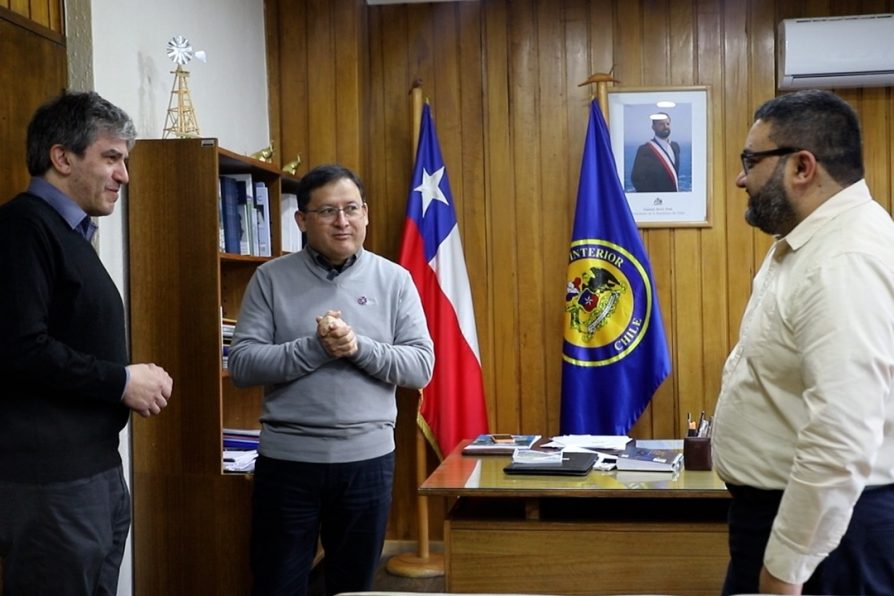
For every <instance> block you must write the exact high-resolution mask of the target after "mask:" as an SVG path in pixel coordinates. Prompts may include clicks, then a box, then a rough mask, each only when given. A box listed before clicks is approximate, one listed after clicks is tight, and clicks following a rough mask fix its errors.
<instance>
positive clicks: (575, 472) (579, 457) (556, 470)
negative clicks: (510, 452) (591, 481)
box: [503, 451, 598, 476]
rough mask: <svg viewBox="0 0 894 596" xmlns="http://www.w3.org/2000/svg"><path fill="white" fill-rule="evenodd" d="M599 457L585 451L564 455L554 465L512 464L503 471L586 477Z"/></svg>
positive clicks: (508, 472)
mask: <svg viewBox="0 0 894 596" xmlns="http://www.w3.org/2000/svg"><path fill="white" fill-rule="evenodd" d="M597 457H598V456H597V455H596V454H595V453H589V452H585V451H573V452H566V453H563V454H562V461H561V462H556V463H552V464H520V463H518V462H512V463H511V464H509V465H508V466H506V467H505V468H503V471H504V472H506V473H507V474H535V475H537V476H543V475H548V476H549V475H555V476H586V475H587V474H589V473H590V470H592V469H593V464H594V463H596V458H597Z"/></svg>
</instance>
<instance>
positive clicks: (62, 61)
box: [0, 8, 68, 202]
mask: <svg viewBox="0 0 894 596" xmlns="http://www.w3.org/2000/svg"><path fill="white" fill-rule="evenodd" d="M67 80H68V74H67V61H66V54H65V39H64V37H63V36H61V35H59V34H58V33H54V32H53V31H50V30H49V29H45V28H43V27H40V26H38V25H36V24H34V23H32V22H30V21H28V20H26V19H24V18H23V17H21V16H19V15H17V14H14V13H12V12H10V11H8V10H6V9H3V8H0V89H5V90H15V91H14V92H12V91H7V92H6V96H7V97H9V98H10V101H7V102H4V104H5V105H4V108H3V110H2V111H0V147H3V150H4V160H3V161H4V165H3V168H2V170H0V171H2V173H3V175H2V176H0V202H4V201H8V200H9V199H11V198H12V197H13V196H14V195H15V194H17V193H19V192H21V191H23V190H25V188H26V187H27V186H28V181H29V179H30V176H29V175H28V169H27V166H26V164H25V139H26V132H27V131H26V130H25V129H26V127H27V124H28V122H29V121H30V120H31V116H32V115H33V113H34V110H36V109H37V107H38V106H40V105H41V104H43V103H44V102H45V101H47V100H48V99H49V98H51V97H53V96H55V95H57V94H58V93H59V92H60V91H62V89H64V88H65V85H66V81H67ZM10 93H14V101H13V96H12V95H10Z"/></svg>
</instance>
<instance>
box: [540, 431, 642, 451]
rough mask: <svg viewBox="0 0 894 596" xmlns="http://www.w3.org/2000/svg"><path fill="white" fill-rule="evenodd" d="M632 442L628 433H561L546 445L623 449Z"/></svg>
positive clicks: (589, 448) (588, 448) (592, 448)
mask: <svg viewBox="0 0 894 596" xmlns="http://www.w3.org/2000/svg"><path fill="white" fill-rule="evenodd" d="M629 442H630V437H628V436H626V435H559V436H556V437H553V438H552V439H551V440H550V442H549V443H547V444H546V445H544V447H564V448H565V449H569V448H575V447H580V448H583V449H586V450H598V449H617V450H621V449H624V447H626V446H627V443H629Z"/></svg>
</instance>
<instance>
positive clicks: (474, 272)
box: [451, 2, 496, 412]
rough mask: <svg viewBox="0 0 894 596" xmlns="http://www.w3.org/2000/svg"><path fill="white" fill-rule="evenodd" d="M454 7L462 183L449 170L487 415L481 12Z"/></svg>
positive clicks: (491, 388) (491, 399)
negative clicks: (459, 199)
mask: <svg viewBox="0 0 894 596" xmlns="http://www.w3.org/2000/svg"><path fill="white" fill-rule="evenodd" d="M457 9H458V21H457V28H458V29H457V33H458V37H457V49H458V51H459V54H460V58H459V88H460V114H459V118H460V121H459V126H460V131H461V135H460V136H461V141H460V142H461V159H462V162H461V164H460V166H461V168H460V169H461V170H462V180H461V183H460V184H457V183H456V182H454V181H453V178H452V176H453V173H452V171H451V184H452V188H453V190H454V192H457V190H458V191H459V193H460V194H461V196H462V206H461V211H462V216H461V217H462V222H463V223H462V226H463V227H462V240H463V253H464V255H465V257H466V270H467V271H468V274H469V286H470V288H471V291H472V301H473V303H474V305H475V323H476V327H477V329H478V350H479V353H480V354H479V355H480V357H481V368H482V373H483V377H484V395H485V401H486V402H487V411H488V412H493V411H494V407H495V396H496V383H495V380H494V375H493V367H492V366H491V363H492V362H493V360H494V356H493V351H492V348H493V342H492V341H491V340H490V336H489V335H488V331H489V327H488V325H487V321H488V319H489V318H490V317H489V315H488V313H490V312H491V302H490V297H491V295H490V294H489V293H488V291H487V288H488V284H489V282H490V278H491V273H492V272H491V271H490V270H489V265H490V264H491V262H490V261H489V259H488V258H487V252H488V245H489V238H488V210H487V202H486V201H487V193H486V187H485V169H484V168H485V159H484V157H485V149H484V134H483V131H484V98H483V89H484V87H483V84H484V81H483V79H482V68H481V63H482V56H483V51H484V50H483V45H482V41H481V11H480V9H479V7H478V6H477V5H475V4H472V3H467V2H460V3H457ZM458 215H459V214H458Z"/></svg>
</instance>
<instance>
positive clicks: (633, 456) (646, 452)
mask: <svg viewBox="0 0 894 596" xmlns="http://www.w3.org/2000/svg"><path fill="white" fill-rule="evenodd" d="M682 461H683V452H682V451H679V450H677V449H646V448H643V447H628V448H627V450H626V451H624V452H623V453H619V454H618V463H617V466H618V470H639V471H643V472H646V471H649V472H674V471H676V470H678V469H679V467H680V462H682Z"/></svg>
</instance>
